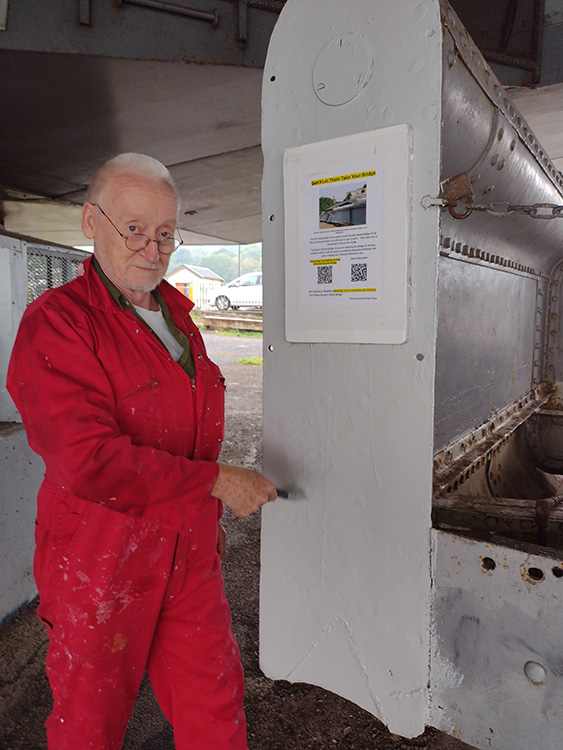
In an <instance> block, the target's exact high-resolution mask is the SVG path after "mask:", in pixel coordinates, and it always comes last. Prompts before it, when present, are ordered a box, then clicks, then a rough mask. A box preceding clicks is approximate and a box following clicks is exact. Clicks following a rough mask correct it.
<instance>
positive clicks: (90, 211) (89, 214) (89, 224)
mask: <svg viewBox="0 0 563 750" xmlns="http://www.w3.org/2000/svg"><path fill="white" fill-rule="evenodd" d="M94 208H95V206H94V204H93V203H89V202H88V201H86V203H85V204H84V205H83V206H82V231H83V233H84V236H85V237H87V238H88V239H89V240H91V239H92V238H93V237H94Z"/></svg>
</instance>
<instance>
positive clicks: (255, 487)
mask: <svg viewBox="0 0 563 750" xmlns="http://www.w3.org/2000/svg"><path fill="white" fill-rule="evenodd" d="M211 494H212V495H213V496H214V497H218V498H219V499H220V500H222V501H223V502H224V503H225V505H226V506H227V508H230V509H231V510H232V511H233V513H234V514H235V516H238V517H239V518H246V516H249V515H250V514H251V513H254V512H255V511H256V510H259V509H260V508H261V507H262V506H263V505H264V504H265V503H268V502H271V501H273V500H275V499H276V497H277V492H276V488H275V487H274V485H273V484H272V483H271V482H270V481H269V480H268V479H266V477H263V476H262V474H258V472H256V471H251V470H250V469H241V468H240V467H238V466H229V465H228V464H219V475H218V477H217V481H216V482H215V486H214V487H213V489H212V490H211Z"/></svg>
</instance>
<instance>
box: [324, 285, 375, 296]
mask: <svg viewBox="0 0 563 750" xmlns="http://www.w3.org/2000/svg"><path fill="white" fill-rule="evenodd" d="M332 291H333V292H338V293H339V294H343V293H345V292H377V289H376V288H375V287H373V289H333V290H332Z"/></svg>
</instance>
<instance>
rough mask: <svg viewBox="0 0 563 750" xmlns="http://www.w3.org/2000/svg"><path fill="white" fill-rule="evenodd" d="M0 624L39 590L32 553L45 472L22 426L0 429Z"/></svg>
mask: <svg viewBox="0 0 563 750" xmlns="http://www.w3.org/2000/svg"><path fill="white" fill-rule="evenodd" d="M0 466H1V467H2V482H1V484H0V623H1V622H2V621H3V620H4V618H6V617H8V616H9V615H10V614H12V613H13V612H14V611H15V610H17V609H19V607H21V606H22V605H23V604H25V603H26V602H28V601H29V600H30V599H31V598H32V597H33V596H35V594H36V593H37V589H36V586H35V581H34V578H33V570H32V564H33V550H34V540H33V535H34V532H35V524H34V518H35V508H36V498H37V491H38V489H39V485H40V483H41V480H42V479H43V473H44V470H45V467H44V464H43V461H42V460H41V459H40V458H39V456H37V455H36V454H35V453H33V451H32V450H31V448H30V447H29V445H28V444H27V438H26V435H25V431H24V428H23V425H18V426H16V427H7V426H4V427H1V426H0Z"/></svg>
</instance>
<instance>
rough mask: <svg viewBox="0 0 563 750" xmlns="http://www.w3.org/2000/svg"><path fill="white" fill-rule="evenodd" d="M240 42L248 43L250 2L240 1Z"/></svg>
mask: <svg viewBox="0 0 563 750" xmlns="http://www.w3.org/2000/svg"><path fill="white" fill-rule="evenodd" d="M238 40H239V42H247V41H248V0H238Z"/></svg>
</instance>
